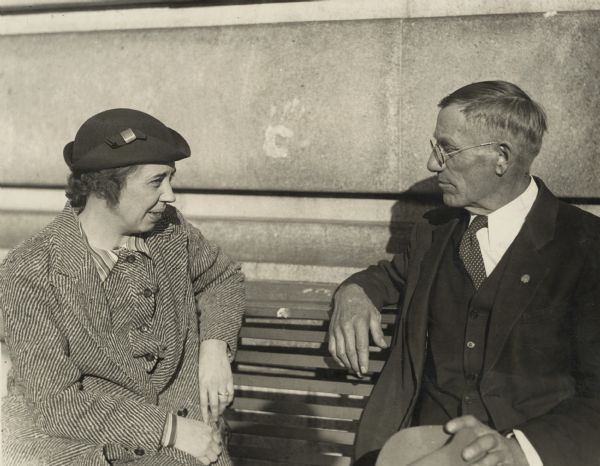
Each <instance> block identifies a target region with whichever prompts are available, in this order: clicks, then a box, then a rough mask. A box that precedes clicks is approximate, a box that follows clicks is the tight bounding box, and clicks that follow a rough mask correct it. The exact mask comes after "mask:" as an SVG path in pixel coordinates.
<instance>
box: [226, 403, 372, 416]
mask: <svg viewBox="0 0 600 466" xmlns="http://www.w3.org/2000/svg"><path fill="white" fill-rule="evenodd" d="M231 408H232V409H234V410H236V409H237V410H252V411H264V412H275V413H283V414H295V415H302V416H319V417H326V418H334V419H351V420H358V419H359V418H360V415H361V413H362V408H353V407H348V406H326V405H320V404H314V403H310V404H309V403H301V402H290V401H288V402H285V401H271V400H261V399H255V398H240V397H236V398H235V400H234V401H233V404H232V406H231Z"/></svg>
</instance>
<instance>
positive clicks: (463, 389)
mask: <svg viewBox="0 0 600 466" xmlns="http://www.w3.org/2000/svg"><path fill="white" fill-rule="evenodd" d="M439 107H440V111H439V115H438V119H437V125H436V128H435V132H434V134H433V137H434V140H432V141H431V146H432V150H431V155H430V156H429V159H428V161H427V168H428V169H429V170H430V171H432V172H433V173H435V175H436V177H437V182H438V185H439V188H440V190H441V191H442V194H443V200H444V204H445V205H446V207H444V208H441V209H437V210H435V211H432V212H429V213H428V214H426V215H425V216H424V220H423V221H422V222H419V223H417V224H416V226H415V228H414V230H413V233H412V237H411V241H410V246H409V248H408V250H407V251H406V252H405V253H403V254H400V255H397V256H395V257H394V258H393V260H391V261H381V262H380V263H379V264H378V265H375V266H371V267H369V268H368V269H366V270H365V271H362V272H359V273H357V274H355V275H353V276H351V277H350V278H349V279H347V280H346V281H345V282H344V283H343V284H342V285H341V286H340V288H339V289H338V291H337V292H336V294H335V298H334V303H335V305H334V313H333V316H332V320H331V324H330V329H329V337H330V341H329V350H330V352H331V354H332V355H333V356H334V357H335V358H336V359H337V360H338V362H340V363H341V364H343V365H345V366H346V367H348V368H351V369H353V370H354V371H355V372H356V373H357V374H358V375H362V374H365V373H366V372H367V370H368V345H369V332H370V333H371V336H372V338H373V341H374V342H375V344H377V345H378V346H380V347H384V346H385V342H384V340H383V334H382V331H381V325H380V321H381V318H380V311H379V310H380V309H381V307H382V306H384V305H386V304H395V303H398V302H400V301H401V302H402V316H401V318H400V319H399V322H398V324H397V327H396V333H395V336H394V339H393V343H392V347H391V349H390V355H389V358H388V360H387V362H386V364H385V366H384V369H383V371H382V373H381V374H380V377H379V379H378V381H377V383H376V385H375V387H374V389H373V392H372V394H371V397H370V399H369V401H368V403H367V405H366V408H365V410H364V413H363V416H362V418H361V422H360V427H359V431H358V434H357V440H356V457H357V459H358V461H359V464H360V463H361V462H364V463H365V464H366V463H368V461H369V460H372V459H373V458H374V457H375V456H376V455H377V452H378V451H379V449H381V447H382V445H383V443H384V442H385V441H386V439H388V437H390V436H391V435H392V434H394V433H395V432H396V431H398V430H400V429H403V428H406V427H411V426H421V425H444V428H445V430H446V432H448V433H449V434H456V433H457V432H461V431H463V432H464V430H465V429H466V430H467V431H469V434H471V435H472V436H473V437H474V438H475V440H474V441H472V442H470V443H468V444H467V446H466V447H465V448H463V449H461V450H459V451H461V456H462V457H459V458H454V459H453V461H455V463H454V464H474V465H477V466H484V465H485V466H490V465H527V464H529V465H531V466H539V465H542V464H543V465H544V466H569V465H580V466H593V465H600V442H598V435H599V434H600V399H599V397H600V287H599V286H598V284H599V283H600V220H599V219H598V218H597V217H594V216H593V215H591V214H588V213H586V212H584V211H582V210H580V209H578V208H576V207H573V206H570V205H567V204H565V203H563V202H561V201H559V200H557V199H556V198H555V197H554V196H553V195H552V193H551V192H550V191H549V190H548V188H546V186H545V185H544V184H543V182H542V181H541V180H540V179H538V178H534V177H532V176H531V175H530V166H531V163H532V162H533V160H534V157H535V156H536V155H537V154H538V152H539V151H540V148H541V145H542V136H543V133H544V132H545V131H546V117H545V114H544V112H543V110H542V109H541V108H540V106H539V105H537V104H536V103H535V102H534V101H533V100H531V98H530V97H529V96H528V95H527V94H526V93H525V92H523V91H522V90H521V89H520V88H518V87H517V86H515V85H514V84H511V83H507V82H503V81H488V82H479V83H474V84H469V85H467V86H465V87H462V88H460V89H458V90H456V91H455V92H453V93H452V94H450V95H448V96H447V97H445V98H444V99H442V101H441V102H440V104H439ZM572 160H573V158H572V154H565V159H564V161H563V162H564V163H572ZM467 437H468V436H467ZM401 456H402V452H398V457H400V458H401Z"/></svg>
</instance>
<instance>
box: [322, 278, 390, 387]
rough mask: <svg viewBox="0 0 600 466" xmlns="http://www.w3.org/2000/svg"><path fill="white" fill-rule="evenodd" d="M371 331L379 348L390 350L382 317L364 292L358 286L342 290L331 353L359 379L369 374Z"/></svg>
mask: <svg viewBox="0 0 600 466" xmlns="http://www.w3.org/2000/svg"><path fill="white" fill-rule="evenodd" d="M369 329H370V330H371V335H372V336H373V341H374V342H375V344H376V345H377V346H379V347H380V348H386V347H387V345H386V343H385V340H384V339H383V331H382V330H381V313H380V312H379V311H378V310H377V309H376V308H375V306H373V303H372V302H371V300H370V299H369V298H368V297H367V295H366V294H365V292H364V291H363V289H362V288H361V287H360V286H358V285H346V286H343V287H341V288H339V289H338V291H337V292H336V293H335V296H334V307H333V315H332V317H331V322H330V323H329V352H330V353H331V355H332V356H333V358H334V359H335V360H336V361H337V362H338V364H340V365H342V366H345V367H347V368H348V369H352V370H353V371H354V372H356V374H357V375H358V376H359V377H362V375H363V374H365V373H366V372H367V371H368V370H369Z"/></svg>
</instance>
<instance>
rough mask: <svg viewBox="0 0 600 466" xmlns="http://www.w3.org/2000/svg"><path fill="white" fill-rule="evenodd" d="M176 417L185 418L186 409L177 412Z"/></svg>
mask: <svg viewBox="0 0 600 466" xmlns="http://www.w3.org/2000/svg"><path fill="white" fill-rule="evenodd" d="M177 415H178V416H181V417H186V416H187V415H188V410H187V408H181V409H180V410H179V411H177Z"/></svg>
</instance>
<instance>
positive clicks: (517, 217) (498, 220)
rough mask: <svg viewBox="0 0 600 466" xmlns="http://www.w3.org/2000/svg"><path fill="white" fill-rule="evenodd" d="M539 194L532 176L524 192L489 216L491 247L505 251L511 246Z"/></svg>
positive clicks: (488, 231)
mask: <svg viewBox="0 0 600 466" xmlns="http://www.w3.org/2000/svg"><path fill="white" fill-rule="evenodd" d="M537 194H538V187H537V184H536V183H535V181H534V180H533V178H530V181H529V186H528V187H527V189H526V190H525V191H523V193H521V194H520V195H519V196H518V197H516V198H515V199H513V200H512V201H510V202H509V203H508V204H506V205H504V206H502V207H500V208H499V209H497V210H495V211H494V212H492V213H491V214H489V215H488V216H487V217H488V229H487V234H488V239H489V246H490V248H491V249H493V250H500V251H503V250H506V249H507V248H508V246H510V244H511V243H512V242H513V240H514V239H515V237H516V236H517V234H518V233H519V231H520V230H521V227H522V226H523V223H525V218H526V217H527V214H529V211H530V210H531V207H532V206H533V203H534V202H535V199H536V197H537ZM472 219H473V216H471V220H472Z"/></svg>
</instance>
